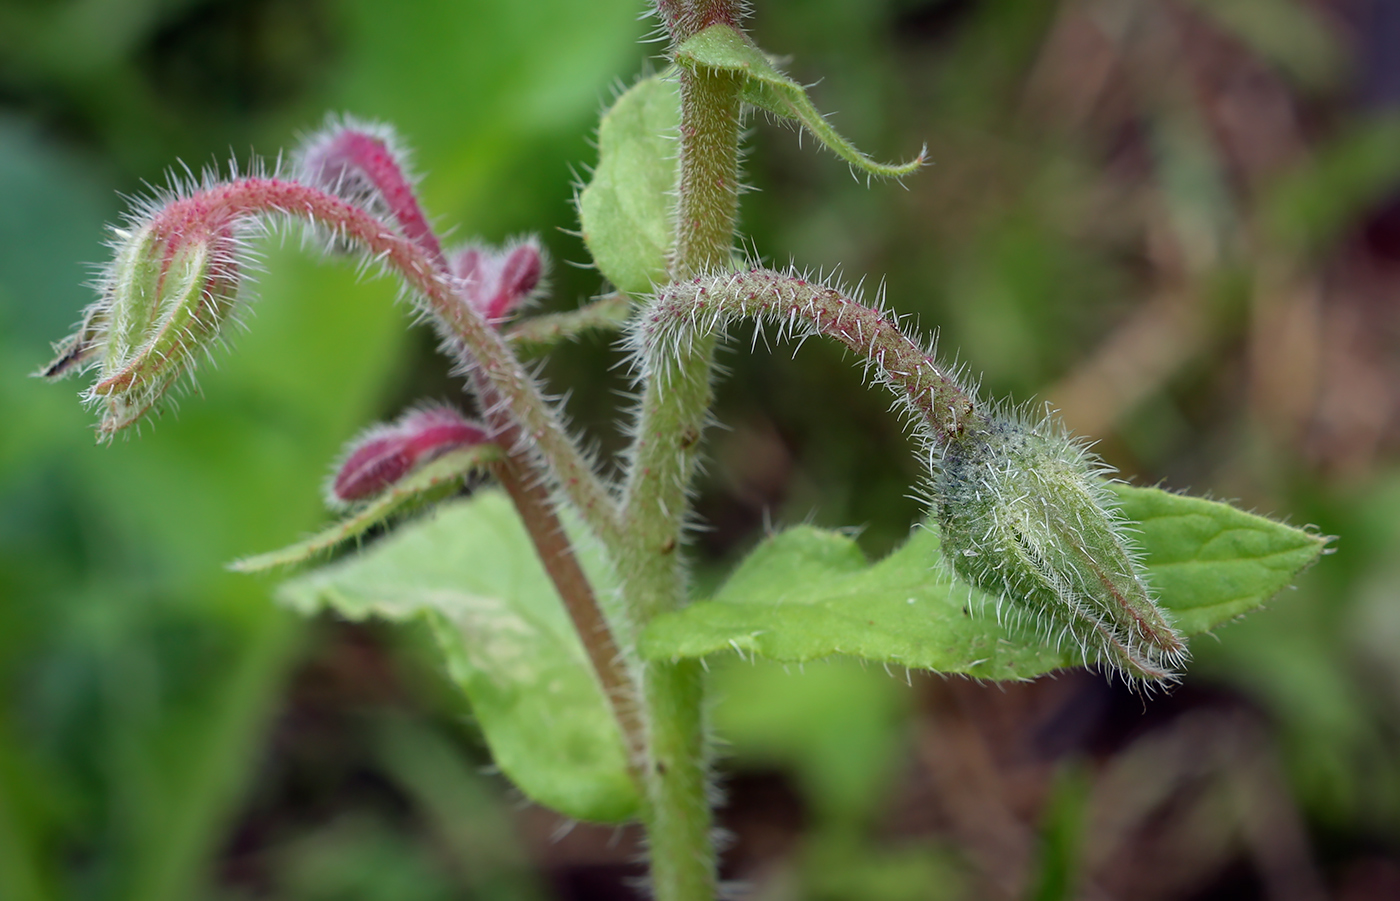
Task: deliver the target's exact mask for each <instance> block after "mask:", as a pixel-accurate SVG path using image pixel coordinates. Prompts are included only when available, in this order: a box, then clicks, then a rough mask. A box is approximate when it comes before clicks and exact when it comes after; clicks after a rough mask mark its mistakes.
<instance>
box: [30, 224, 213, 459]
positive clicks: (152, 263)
mask: <svg viewBox="0 0 1400 901" xmlns="http://www.w3.org/2000/svg"><path fill="white" fill-rule="evenodd" d="M199 214H200V210H199V209H198V208H193V209H182V210H181V211H180V214H179V215H163V214H162V215H157V216H155V217H154V218H152V219H151V220H150V221H148V222H146V223H144V224H142V225H141V226H140V227H139V228H136V229H134V230H132V231H125V230H114V232H113V234H114V235H115V238H116V240H115V242H114V246H115V249H116V255H115V257H114V259H113V261H112V263H111V264H110V265H109V266H108V268H107V271H106V273H105V274H104V276H103V279H102V283H101V291H102V296H101V299H100V300H98V301H97V303H95V304H93V305H92V306H91V307H89V308H88V310H87V312H86V313H85V314H84V317H83V324H82V325H81V326H80V327H79V329H78V331H77V333H76V334H74V335H73V336H71V337H70V338H68V339H67V340H66V341H64V342H62V343H61V344H59V345H56V346H55V350H56V351H57V352H58V357H57V359H55V360H54V361H53V362H52V363H50V364H49V365H48V366H47V367H46V368H45V369H44V370H43V371H42V372H41V373H40V374H41V375H44V376H46V377H49V378H61V377H63V376H65V375H68V374H70V373H72V372H75V371H78V370H79V369H86V368H89V367H93V366H96V367H97V368H98V379H97V383H96V384H95V385H93V386H92V387H91V388H89V389H88V390H87V391H86V392H85V393H84V398H85V399H86V400H87V401H89V402H90V403H93V404H96V405H98V406H100V407H101V408H102V419H101V422H100V423H99V425H98V432H99V433H100V434H102V435H110V434H111V433H113V432H116V431H117V430H119V429H122V428H125V427H126V426H129V425H131V424H132V423H134V422H136V421H137V420H138V419H140V418H141V416H142V415H143V414H145V412H146V411H147V410H149V409H150V408H151V407H152V406H153V405H154V404H155V402H156V401H157V400H159V399H160V398H161V396H162V395H164V394H165V392H166V391H168V390H169V389H170V386H171V385H173V384H175V382H176V381H177V380H178V379H179V378H180V376H181V375H183V374H184V373H185V372H186V371H187V370H189V369H190V368H191V366H192V365H193V363H194V361H195V360H196V359H197V358H198V356H199V355H200V354H201V353H203V352H205V351H206V350H207V349H208V348H209V347H210V346H211V345H212V344H213V343H214V341H215V340H216V338H217V337H218V333H219V330H220V328H221V327H222V326H223V324H224V322H225V321H226V320H227V319H228V318H229V316H230V315H231V314H232V312H233V310H234V306H235V304H236V301H237V296H238V285H239V263H238V255H239V248H240V239H239V235H238V234H237V223H236V221H235V220H234V219H232V218H231V217H228V216H223V215H208V216H203V217H201V216H200V215H199Z"/></svg>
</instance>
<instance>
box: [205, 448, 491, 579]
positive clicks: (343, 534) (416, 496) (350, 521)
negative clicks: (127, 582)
mask: <svg viewBox="0 0 1400 901" xmlns="http://www.w3.org/2000/svg"><path fill="white" fill-rule="evenodd" d="M500 458H501V449H500V448H498V447H497V446H496V445H494V444H479V445H476V446H475V447H468V448H463V449H462V450H456V451H452V452H450V453H446V454H443V455H442V456H441V457H438V458H437V459H436V460H433V461H431V462H430V463H428V464H427V465H425V466H424V467H423V468H422V469H419V470H418V471H417V472H414V473H412V474H410V475H409V476H407V477H406V478H404V479H402V480H400V481H399V482H398V483H396V484H394V485H392V486H390V487H389V489H388V490H387V491H385V492H384V493H383V494H381V495H379V496H378V497H376V498H374V500H372V501H371V502H370V504H369V506H367V507H365V508H363V509H361V510H358V511H356V512H354V513H352V514H350V515H349V516H347V517H345V518H344V519H342V520H341V521H340V522H337V523H336V524H335V525H332V526H331V527H330V528H327V529H323V530H322V531H320V532H318V533H316V534H315V535H312V536H311V537H310V538H307V539H305V540H303V541H298V542H297V543H296V544H292V545H288V546H287V547H284V548H282V549H281V550H276V551H269V552H267V553H266V554H258V555H257V556H255V557H244V558H243V559H242V560H235V561H233V562H232V563H230V564H229V565H228V568H229V569H231V570H233V571H234V572H240V573H256V572H265V571H266V570H269V569H276V568H277V567H279V566H294V565H296V564H298V563H305V562H307V561H308V560H312V559H314V558H316V557H319V556H321V555H322V554H328V553H330V552H331V551H333V550H335V549H336V548H338V547H340V546H341V545H343V544H345V543H346V542H348V541H353V540H355V539H357V538H359V537H360V536H362V535H364V534H365V533H366V532H368V531H369V530H370V529H372V528H374V527H375V526H377V525H379V524H380V523H382V522H385V521H387V520H389V519H390V518H392V517H395V516H399V515H402V514H404V513H406V512H408V511H410V510H412V509H415V508H417V507H421V506H423V505H424V504H427V503H431V502H432V501H435V500H439V499H441V498H444V497H447V496H448V495H450V494H452V493H453V492H455V491H457V490H458V489H460V488H461V487H462V484H463V483H464V482H465V481H466V479H467V477H468V476H470V475H471V474H472V473H474V472H479V471H481V470H484V469H485V468H486V467H487V466H488V465H490V464H491V463H493V462H494V461H496V460H499V459H500Z"/></svg>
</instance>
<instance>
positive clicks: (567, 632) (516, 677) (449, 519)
mask: <svg viewBox="0 0 1400 901" xmlns="http://www.w3.org/2000/svg"><path fill="white" fill-rule="evenodd" d="M578 550H579V558H580V562H581V563H582V565H583V566H584V569H585V571H586V572H587V573H588V575H589V578H590V581H591V582H592V584H593V585H594V586H595V588H596V589H597V590H598V592H599V594H600V595H602V594H603V593H605V592H607V591H609V590H610V588H609V586H611V585H612V581H613V580H612V579H611V576H610V575H609V574H608V569H607V567H606V565H605V564H604V563H603V562H602V558H601V555H600V554H599V553H597V552H596V549H594V548H592V547H591V546H590V545H589V544H587V543H584V544H582V545H581V546H579V547H578ZM278 598H279V600H281V601H282V602H283V603H285V604H287V605H288V606H289V607H292V608H293V609H295V610H298V611H300V612H302V613H304V614H308V615H310V614H313V613H316V612H318V611H321V610H332V611H335V612H336V613H338V614H340V615H341V616H344V617H346V618H347V619H351V620H363V619H367V618H369V617H377V618H380V619H386V620H391V621H395V622H405V621H413V620H423V621H426V622H427V623H428V624H429V625H430V626H431V627H432V631H433V634H434V635H435V636H436V638H437V641H438V646H439V648H440V649H441V651H442V654H443V658H444V661H445V663H446V665H447V672H448V674H449V675H450V676H451V678H452V681H453V682H454V683H455V684H456V686H457V687H458V688H460V689H461V690H462V692H463V693H464V694H466V696H467V698H468V699H469V700H470V701H471V705H472V711H473V713H474V714H475V715H476V718H477V721H478V722H479V723H480V725H481V731H482V733H483V734H484V735H485V737H486V743H487V744H488V745H489V746H490V748H491V754H492V757H493V758H494V760H495V763H496V765H497V766H498V767H500V769H501V771H502V772H504V773H505V774H506V775H507V776H508V777H510V779H511V781H512V782H514V783H515V785H516V786H518V787H519V788H520V790H521V791H523V792H524V793H525V794H526V795H528V796H529V797H530V798H531V799H533V800H534V801H537V802H538V803H540V804H543V805H545V806H547V807H552V808H553V809H555V810H557V811H559V812H560V813H563V814H565V815H567V816H571V817H575V818H577V819H581V820H593V821H598V822H620V821H623V820H626V819H628V818H629V817H631V816H632V815H633V814H634V813H635V811H636V809H637V804H638V797H637V791H636V786H635V783H634V782H633V781H632V777H631V775H630V773H629V770H628V765H627V752H626V750H625V749H624V746H623V741H622V736H621V733H620V732H619V730H618V726H617V722H616V720H615V719H614V717H613V713H612V708H611V706H610V705H609V703H608V701H607V698H606V697H605V696H604V694H603V689H602V688H601V687H600V685H599V683H598V680H597V679H596V677H595V676H594V673H593V670H592V667H591V666H590V664H589V661H588V656H587V653H586V652H585V650H584V648H583V645H582V644H581V643H580V641H579V638H578V635H577V633H576V632H575V631H574V627H573V623H572V621H571V620H570V619H569V617H568V614H567V613H566V612H565V610H564V606H563V602H562V601H561V600H560V599H559V596H558V594H556V592H555V590H554V586H553V584H552V583H551V582H550V580H549V577H548V576H547V575H546V574H545V572H544V568H543V567H542V566H541V565H540V563H539V560H538V558H537V557H536V555H535V549H534V546H533V545H532V544H531V542H530V538H529V536H528V535H527V534H526V532H525V527H524V526H523V525H522V524H521V522H520V519H519V517H518V516H517V515H516V513H515V509H514V508H513V507H512V506H511V504H510V501H509V500H508V499H507V498H506V497H505V496H504V495H503V494H502V493H501V492H500V491H497V490H483V491H478V492H477V493H476V494H475V495H474V496H472V497H471V498H469V499H467V500H465V501H459V502H453V503H447V504H443V505H442V506H439V507H438V508H437V509H436V510H435V511H434V513H433V514H432V515H431V516H429V517H427V518H425V519H422V520H419V521H417V522H414V523H412V524H410V525H408V526H406V527H404V528H402V529H399V530H398V531H397V532H395V533H394V534H393V535H391V536H389V537H387V538H385V539H384V540H383V541H382V542H380V543H378V544H376V545H374V546H373V547H371V548H369V549H368V550H367V551H366V552H365V553H362V554H359V555H356V556H354V557H352V558H349V559H347V560H345V561H343V562H341V563H337V564H333V565H331V566H327V567H325V568H323V569H320V570H317V571H315V572H312V573H309V574H307V575H306V576H303V577H301V578H298V579H296V580H294V581H291V582H288V583H286V584H285V585H283V586H282V587H281V588H280V589H279V590H278Z"/></svg>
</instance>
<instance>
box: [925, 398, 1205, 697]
mask: <svg viewBox="0 0 1400 901" xmlns="http://www.w3.org/2000/svg"><path fill="white" fill-rule="evenodd" d="M933 487H934V495H935V500H936V503H937V515H938V523H939V528H940V530H941V533H942V542H943V550H944V553H945V555H946V556H947V558H948V560H949V561H950V562H951V563H952V565H953V568H954V570H956V571H957V573H958V574H959V575H960V576H962V577H963V578H964V579H966V580H967V581H968V582H971V583H972V584H973V585H975V586H976V587H978V588H980V589H982V590H983V591H985V592H987V593H989V594H990V595H992V596H993V597H995V598H997V608H998V615H999V616H1000V615H1004V614H1007V613H1009V614H1010V616H1011V617H1012V618H1013V619H1024V620H1028V621H1029V622H1031V623H1032V624H1034V625H1036V626H1038V628H1039V629H1040V630H1042V631H1053V632H1054V633H1055V634H1056V640H1057V641H1062V640H1063V639H1064V638H1069V639H1070V640H1071V641H1073V642H1074V643H1076V644H1078V645H1079V647H1080V649H1081V652H1082V654H1083V656H1084V659H1085V662H1086V663H1088V662H1094V660H1095V659H1103V660H1105V661H1106V662H1107V663H1108V664H1109V665H1110V666H1113V667H1116V668H1118V669H1120V670H1122V671H1123V672H1125V673H1126V674H1127V675H1128V676H1130V677H1133V678H1139V679H1155V680H1161V679H1170V678H1172V676H1173V675H1174V672H1173V668H1174V667H1175V666H1176V665H1178V664H1180V663H1181V662H1182V661H1183V660H1184V659H1185V657H1186V648H1185V645H1184V644H1183V642H1182V639H1181V636H1180V635H1179V634H1178V633H1177V632H1176V630H1175V629H1173V628H1172V626H1171V624H1170V623H1169V622H1168V620H1167V617H1166V615H1165V614H1164V613H1163V612H1162V610H1161V608H1159V607H1158V606H1157V604H1156V603H1155V602H1154V601H1153V599H1152V595H1151V592H1150V591H1149V590H1148V588H1147V585H1146V584H1145V583H1144V581H1143V577H1142V568H1141V566H1140V565H1139V563H1138V562H1137V560H1136V558H1135V555H1134V552H1133V551H1132V550H1131V543H1130V541H1129V538H1128V536H1127V534H1126V529H1125V526H1124V523H1123V522H1122V520H1121V519H1120V518H1119V517H1118V516H1117V515H1116V513H1115V512H1114V508H1113V501H1112V498H1111V495H1110V494H1109V492H1108V490H1107V488H1106V486H1105V484H1104V481H1103V473H1102V472H1101V466H1100V464H1097V463H1096V462H1095V461H1094V459H1093V458H1092V457H1091V456H1090V455H1089V454H1087V453H1086V452H1085V451H1084V450H1083V449H1082V448H1081V447H1079V446H1078V445H1076V444H1075V443H1074V442H1073V441H1071V440H1070V439H1069V438H1068V437H1066V436H1065V435H1064V434H1062V433H1061V432H1060V430H1059V429H1058V427H1056V426H1055V425H1053V424H1052V423H1049V422H1042V423H1040V424H1039V425H1035V426H1032V425H1028V424H1024V423H1020V422H1013V421H1010V420H1006V419H997V420H994V421H993V423H992V424H991V425H990V426H989V427H988V428H987V429H986V430H983V431H980V432H979V433H978V434H975V435H969V436H968V437H967V438H966V439H964V440H959V441H954V442H950V443H949V444H948V445H947V447H946V448H945V449H944V452H943V458H942V461H941V464H940V467H939V470H938V472H937V473H936V475H935V479H934V486H933Z"/></svg>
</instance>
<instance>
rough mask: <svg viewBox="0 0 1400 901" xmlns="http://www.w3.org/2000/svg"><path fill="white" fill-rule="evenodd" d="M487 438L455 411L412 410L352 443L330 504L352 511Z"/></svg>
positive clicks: (436, 408) (329, 497)
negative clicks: (436, 461)
mask: <svg viewBox="0 0 1400 901" xmlns="http://www.w3.org/2000/svg"><path fill="white" fill-rule="evenodd" d="M487 440H488V435H487V433H486V430H485V429H484V428H482V427H481V425H480V424H478V423H475V422H472V421H471V420H469V419H466V418H465V417H463V416H462V414H460V413H458V412H457V411H456V410H454V409H452V408H451V407H441V406H433V407H424V408H421V409H416V410H411V411H409V412H408V413H407V414H405V415H404V416H403V417H402V418H400V419H399V421H398V422H396V423H394V424H393V425H379V426H375V427H373V428H371V429H370V430H368V431H367V432H365V433H364V434H362V435H361V436H360V437H358V438H356V439H355V440H354V441H352V442H351V443H350V444H349V446H348V447H347V450H346V452H345V455H344V462H343V463H341V464H340V465H339V466H338V467H337V469H336V473H335V476H334V478H333V479H332V480H331V483H330V485H329V487H328V490H327V492H326V494H327V501H328V502H329V503H330V504H331V506H333V507H346V506H349V505H351V504H354V503H356V502H357V501H362V500H365V499H367V498H371V497H374V496H375V495H377V494H379V493H380V492H382V491H384V490H385V489H387V488H389V487H390V486H392V485H393V484H394V483H396V482H398V481H399V480H400V479H402V478H403V477H404V476H406V475H408V474H409V473H410V472H412V471H413V470H414V469H416V468H417V467H419V466H421V465H423V464H424V463H427V462H428V461H430V460H433V459H436V458H437V457H439V456H441V455H442V454H444V453H446V452H448V451H450V450H454V449H456V448H459V447H469V446H472V445H477V444H483V443H485V442H486V441H487Z"/></svg>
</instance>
